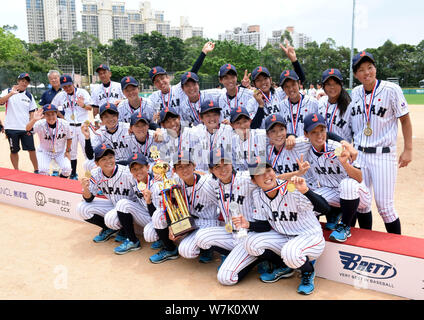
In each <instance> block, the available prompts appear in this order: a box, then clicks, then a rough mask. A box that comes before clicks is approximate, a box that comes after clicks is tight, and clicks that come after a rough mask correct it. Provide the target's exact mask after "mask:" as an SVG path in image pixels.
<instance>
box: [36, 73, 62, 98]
mask: <svg viewBox="0 0 424 320" xmlns="http://www.w3.org/2000/svg"><path fill="white" fill-rule="evenodd" d="M47 78H48V79H49V83H50V85H51V88H50V89H48V90H46V91H44V92H43V94H42V95H41V99H40V102H39V105H40V106H44V105H46V104H50V103H52V101H53V98H54V97H55V96H56V94H57V93H58V92H59V91H60V90H62V88H61V87H60V72H59V71H57V70H50V71H49V72H48V73H47Z"/></svg>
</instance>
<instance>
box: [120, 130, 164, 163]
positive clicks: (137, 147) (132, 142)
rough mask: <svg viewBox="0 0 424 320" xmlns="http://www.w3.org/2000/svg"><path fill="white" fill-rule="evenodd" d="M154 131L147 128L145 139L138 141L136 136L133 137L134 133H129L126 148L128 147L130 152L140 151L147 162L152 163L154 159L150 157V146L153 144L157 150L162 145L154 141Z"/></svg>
mask: <svg viewBox="0 0 424 320" xmlns="http://www.w3.org/2000/svg"><path fill="white" fill-rule="evenodd" d="M154 133H155V132H154V131H153V130H148V131H147V136H146V139H145V140H144V141H138V140H137V138H136V137H135V135H134V134H131V135H130V136H129V137H128V149H129V152H130V154H134V153H138V152H140V153H142V154H144V155H145V156H146V157H147V158H148V160H149V163H153V162H154V160H153V159H152V158H151V154H150V153H151V150H150V148H152V147H153V146H156V148H157V149H158V150H160V148H161V146H162V143H159V142H155V140H154Z"/></svg>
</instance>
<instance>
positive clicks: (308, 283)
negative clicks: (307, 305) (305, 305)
mask: <svg viewBox="0 0 424 320" xmlns="http://www.w3.org/2000/svg"><path fill="white" fill-rule="evenodd" d="M314 279H315V271H314V272H303V273H302V278H301V280H300V281H301V282H300V285H299V287H298V288H297V292H298V293H300V294H305V295H308V294H311V293H312V292H313V291H314V289H315V285H314Z"/></svg>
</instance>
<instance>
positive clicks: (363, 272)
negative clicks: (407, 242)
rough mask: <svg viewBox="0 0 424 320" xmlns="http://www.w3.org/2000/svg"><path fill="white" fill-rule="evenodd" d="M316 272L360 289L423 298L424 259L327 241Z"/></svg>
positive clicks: (320, 275) (318, 274) (316, 266)
mask: <svg viewBox="0 0 424 320" xmlns="http://www.w3.org/2000/svg"><path fill="white" fill-rule="evenodd" d="M411 245H412V243H411ZM315 270H316V274H317V276H319V277H322V278H326V279H329V280H333V281H336V282H342V283H346V284H350V285H352V286H354V287H355V288H358V289H369V290H375V291H379V292H384V293H388V294H392V295H396V296H400V297H405V298H409V299H419V300H422V299H424V274H423V272H422V270H424V259H420V258H415V257H410V256H405V255H399V254H394V253H390V252H384V251H378V250H371V249H367V248H361V247H355V246H349V245H345V244H339V243H334V242H330V241H327V242H326V247H325V250H324V252H323V254H322V255H321V257H320V258H319V259H318V260H317V262H316V265H315Z"/></svg>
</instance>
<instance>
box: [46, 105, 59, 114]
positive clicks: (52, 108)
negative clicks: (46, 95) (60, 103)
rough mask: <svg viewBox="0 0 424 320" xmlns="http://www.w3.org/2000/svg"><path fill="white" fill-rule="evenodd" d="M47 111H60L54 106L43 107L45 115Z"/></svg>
mask: <svg viewBox="0 0 424 320" xmlns="http://www.w3.org/2000/svg"><path fill="white" fill-rule="evenodd" d="M47 111H58V110H57V107H56V106H55V105H54V104H45V105H44V106H43V113H46V112H47Z"/></svg>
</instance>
